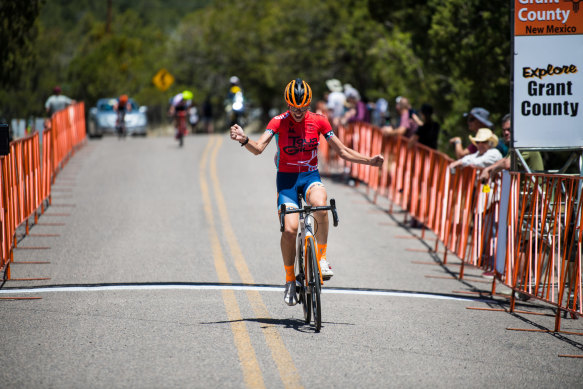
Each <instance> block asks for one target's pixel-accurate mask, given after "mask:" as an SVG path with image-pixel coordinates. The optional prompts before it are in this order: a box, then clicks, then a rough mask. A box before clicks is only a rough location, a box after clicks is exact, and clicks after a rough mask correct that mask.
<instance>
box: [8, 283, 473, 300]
mask: <svg viewBox="0 0 583 389" xmlns="http://www.w3.org/2000/svg"><path fill="white" fill-rule="evenodd" d="M120 290H123V291H132V290H256V291H260V292H261V291H262V292H281V291H282V290H283V286H282V287H273V286H241V285H110V286H87V287H85V286H67V287H54V288H33V289H4V290H2V289H0V295H2V294H19V293H57V292H102V291H120ZM322 293H324V294H350V295H363V296H388V297H413V298H424V299H433V300H457V301H476V300H483V299H482V298H472V297H453V296H439V295H434V294H424V293H407V292H390V291H375V290H348V289H334V288H324V289H322Z"/></svg>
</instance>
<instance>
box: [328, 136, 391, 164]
mask: <svg viewBox="0 0 583 389" xmlns="http://www.w3.org/2000/svg"><path fill="white" fill-rule="evenodd" d="M328 144H329V145H330V147H332V149H333V150H334V151H336V153H338V155H339V156H340V158H342V159H345V160H347V161H350V162H355V163H362V164H364V165H371V166H381V165H382V164H383V161H384V158H383V156H382V155H380V154H379V155H375V156H373V157H367V156H365V155H362V154H361V153H359V152H358V151H356V150H353V149H351V148H350V147H347V146H346V145H345V144H344V143H342V142H341V141H340V139H338V137H337V136H332V137H330V138H329V139H328Z"/></svg>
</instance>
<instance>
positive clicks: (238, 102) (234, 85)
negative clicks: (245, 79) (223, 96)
mask: <svg viewBox="0 0 583 389" xmlns="http://www.w3.org/2000/svg"><path fill="white" fill-rule="evenodd" d="M225 110H226V111H227V114H228V116H229V121H230V123H231V124H230V125H231V126H232V125H234V124H239V125H240V124H241V123H242V120H243V116H244V115H245V97H244V96H243V89H241V81H240V80H239V77H237V76H233V77H231V78H230V79H229V93H228V94H227V100H226V101H225Z"/></svg>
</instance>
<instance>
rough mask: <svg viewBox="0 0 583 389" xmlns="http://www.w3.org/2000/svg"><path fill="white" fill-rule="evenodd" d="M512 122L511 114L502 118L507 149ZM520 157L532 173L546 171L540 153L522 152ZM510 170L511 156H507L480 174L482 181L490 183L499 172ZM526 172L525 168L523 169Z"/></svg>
mask: <svg viewBox="0 0 583 389" xmlns="http://www.w3.org/2000/svg"><path fill="white" fill-rule="evenodd" d="M511 128H512V127H511V122H510V114H506V115H505V116H504V117H503V118H502V136H503V139H504V143H505V144H506V146H507V147H510V138H511ZM520 155H522V158H523V159H524V162H526V164H527V165H528V167H529V169H530V170H531V171H535V172H540V171H544V169H545V168H544V164H543V159H542V156H541V154H540V152H538V151H521V152H520ZM509 169H510V155H507V156H506V157H505V158H503V159H501V160H499V161H498V162H496V163H495V164H493V165H490V166H488V167H487V168H485V169H484V170H482V172H481V173H480V178H479V179H480V181H482V182H483V183H486V182H488V180H489V179H492V178H494V177H495V176H496V175H497V174H498V172H499V171H501V170H509ZM521 170H524V166H523V169H521Z"/></svg>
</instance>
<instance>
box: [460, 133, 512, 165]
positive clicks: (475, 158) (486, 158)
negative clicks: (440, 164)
mask: <svg viewBox="0 0 583 389" xmlns="http://www.w3.org/2000/svg"><path fill="white" fill-rule="evenodd" d="M469 138H470V141H471V142H472V144H474V145H475V146H476V148H477V150H478V151H476V152H475V153H473V154H468V155H466V156H464V157H462V158H460V159H458V160H457V161H455V162H452V163H450V164H449V168H450V169H451V170H452V172H453V171H454V169H455V168H456V167H458V166H471V167H474V168H477V169H483V168H485V167H488V166H490V165H493V164H494V163H496V162H497V161H499V160H500V159H502V154H500V151H498V149H497V148H496V145H497V144H498V137H497V136H496V135H494V133H493V132H492V130H490V129H489V128H480V129H479V130H478V132H477V133H476V136H475V137H474V136H471V135H470V136H469Z"/></svg>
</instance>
